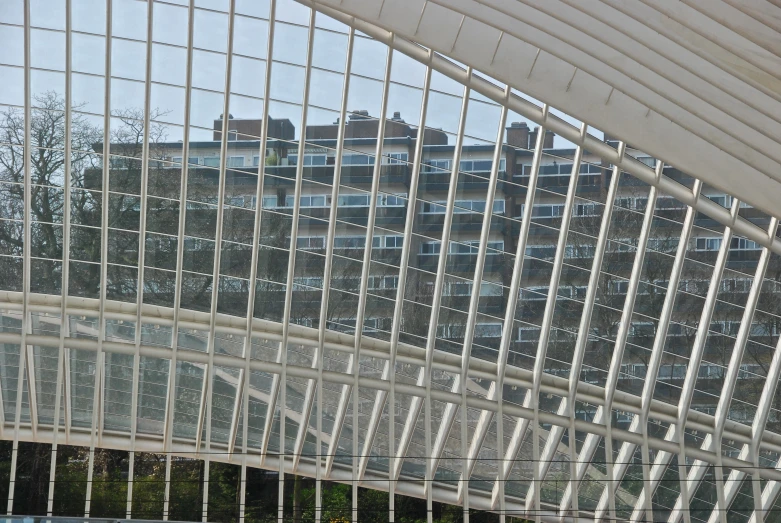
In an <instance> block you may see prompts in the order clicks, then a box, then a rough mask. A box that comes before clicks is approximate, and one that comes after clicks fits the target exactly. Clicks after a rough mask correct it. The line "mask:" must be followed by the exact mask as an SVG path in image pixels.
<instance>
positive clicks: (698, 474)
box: [668, 218, 778, 523]
mask: <svg viewBox="0 0 781 523" xmlns="http://www.w3.org/2000/svg"><path fill="white" fill-rule="evenodd" d="M777 227H778V218H771V219H770V227H769V229H768V231H769V233H768V234H769V235H770V236H771V237H774V236H775V231H776V228H777ZM769 256H770V251H769V249H768V248H767V247H762V254H761V255H760V258H759V262H758V263H757V269H756V273H755V275H754V281H753V282H752V284H751V290H750V291H749V295H748V300H747V302H746V306H745V307H744V310H743V316H742V318H741V323H740V328H739V330H738V334H737V336H736V338H735V344H734V346H733V349H732V355H731V356H730V361H729V365H728V367H727V375H726V376H725V378H724V384H723V386H722V390H721V393H720V395H719V402H718V404H717V406H716V414H715V416H714V418H715V426H714V430H713V433H712V434H709V435H708V436H707V437H706V438H705V441H703V443H702V446H701V448H702V449H703V450H706V451H708V452H714V453H715V454H716V463H715V464H714V467H715V475H716V494H717V505H716V507H717V508H718V509H719V512H720V513H723V514H724V516H723V517H726V510H727V508H728V507H727V506H726V500H725V497H724V478H723V474H722V470H723V469H722V458H723V455H722V451H721V445H722V437H723V434H724V425H725V423H726V421H727V416H728V414H729V406H730V403H731V401H732V394H733V392H734V389H735V384H736V380H737V376H738V371H739V370H740V362H741V360H742V359H743V352H744V350H745V347H746V342H747V341H748V337H749V334H750V331H751V320H752V319H753V317H754V310H755V308H756V305H757V300H758V299H759V293H760V291H761V289H762V280H763V279H764V276H765V271H766V270H767V265H768V258H769ZM709 466H710V463H706V462H703V461H700V460H695V462H694V464H693V465H692V467H691V468H690V469H689V473H688V476H687V478H686V483H687V485H686V489H687V490H688V493H689V498H691V496H692V493H693V492H695V491H696V489H697V487H698V486H699V484H700V483H701V482H702V480H703V479H704V477H705V473H706V471H707V468H708V467H709ZM688 504H689V500H687V499H684V498H682V497H681V496H678V499H677V500H676V502H675V506H674V507H673V512H672V513H671V514H670V518H669V520H668V521H670V522H671V523H675V522H677V521H678V520H679V519H680V518H681V516H682V514H681V512H683V513H685V512H686V510H687V505H688Z"/></svg>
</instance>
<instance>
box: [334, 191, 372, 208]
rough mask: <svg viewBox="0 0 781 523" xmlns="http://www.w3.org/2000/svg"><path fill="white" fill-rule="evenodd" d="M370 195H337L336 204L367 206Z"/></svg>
mask: <svg viewBox="0 0 781 523" xmlns="http://www.w3.org/2000/svg"><path fill="white" fill-rule="evenodd" d="M370 198H371V195H369V194H344V195H339V196H338V197H337V200H336V205H338V206H339V207H368V206H369V201H370Z"/></svg>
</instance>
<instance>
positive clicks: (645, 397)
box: [597, 160, 702, 521]
mask: <svg viewBox="0 0 781 523" xmlns="http://www.w3.org/2000/svg"><path fill="white" fill-rule="evenodd" d="M663 166H664V162H662V161H661V160H659V161H657V164H656V169H657V172H659V175H660V176H661V171H662V169H663ZM701 186H702V183H701V182H700V181H699V180H697V181H695V183H694V188H693V189H692V194H694V195H697V196H698V195H699V192H700V189H701ZM651 190H652V191H653V192H654V193H655V192H656V191H655V189H653V188H652V189H651ZM649 201H650V197H649ZM655 203H656V202H655V201H654V204H655ZM695 216H696V212H695V211H694V209H693V208H691V207H689V208H687V211H686V217H685V218H684V222H683V229H682V231H681V237H680V240H679V241H678V248H677V250H676V255H675V259H674V261H673V266H672V270H671V273H670V276H669V279H668V284H667V289H666V294H665V299H664V303H663V305H662V310H661V314H660V316H659V323H658V326H657V329H656V334H655V336H654V343H653V347H652V349H651V357H650V360H649V362H648V371H647V373H646V376H645V382H644V384H643V392H642V396H641V412H640V414H639V415H635V416H634V417H633V419H632V423H631V427H632V429H633V430H634V431H635V432H639V433H641V434H643V440H644V441H643V445H642V446H641V447H642V451H641V452H642V459H641V463H642V468H643V492H642V494H641V497H642V498H643V500H644V506H643V509H644V510H645V513H646V514H645V518H646V519H648V520H651V521H653V509H652V503H651V498H652V495H649V492H648V490H650V487H651V485H650V481H651V471H650V463H649V461H650V456H649V450H648V446H647V444H646V442H647V441H648V430H647V426H648V413H649V412H650V407H651V401H652V400H653V393H654V389H655V387H656V380H657V375H658V373H659V368H660V366H661V362H662V357H663V356H664V345H665V342H666V340H667V332H668V330H669V326H670V319H671V317H672V312H673V307H674V305H675V298H676V296H677V293H678V283H679V282H680V279H681V272H682V270H683V265H684V262H685V259H686V250H687V248H688V245H689V238H690V236H691V230H692V226H693V225H694V218H695ZM638 248H642V249H643V250H645V249H646V248H647V243H646V244H638ZM630 290H631V289H630ZM635 294H636V289H635ZM622 319H623V318H622ZM625 342H626V340H624V343H625ZM619 364H620V362H619ZM619 368H620V367H619ZM608 379H610V378H608ZM611 384H613V382H609V383H608V388H609V387H610V385H611ZM636 449H637V445H635V444H633V443H627V442H624V443H622V444H621V448H620V450H619V452H618V456H619V459H618V460H617V461H618V467H619V468H618V471H617V474H616V478H615V480H614V481H612V482H611V485H612V486H613V489H614V491H615V490H616V489H618V485H619V484H620V482H621V479H622V478H623V477H624V475H625V474H626V471H627V470H628V469H629V464H630V462H631V461H632V459H633V456H634V454H635V451H636ZM603 499H604V496H603ZM600 502H602V499H601V500H600ZM602 510H604V507H603V506H601V505H598V506H597V512H598V513H601V511H602Z"/></svg>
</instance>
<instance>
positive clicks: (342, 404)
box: [302, 31, 393, 501]
mask: <svg viewBox="0 0 781 523" xmlns="http://www.w3.org/2000/svg"><path fill="white" fill-rule="evenodd" d="M351 34H352V31H351ZM348 45H349V46H350V49H349V51H350V52H352V45H353V41H352V39H351V40H350V41H349V42H348ZM392 52H393V51H392V50H391V48H388V55H389V56H390V53H392ZM349 60H350V62H351V63H350V66H352V57H350V58H349ZM389 67H390V66H389V65H388V62H387V61H386V73H388V74H390V73H389V71H390V70H389ZM386 77H387V74H386ZM344 85H345V89H347V88H348V87H349V74H348V75H347V76H346V77H345V84H344ZM386 85H387V84H385V83H384V84H383V102H382V103H383V104H385V105H387V102H386V98H387V90H386V87H385V86H386ZM342 94H343V99H342V102H343V103H342V113H341V114H340V117H339V118H340V119H339V126H340V127H339V132H340V135H339V137H340V138H339V139H340V142H338V143H337V151H336V159H335V162H338V164H336V165H335V166H334V169H336V168H337V167H338V169H339V171H340V172H339V175H338V176H339V180H337V178H336V174H335V177H334V184H333V188H332V190H331V214H330V219H329V229H328V235H329V237H328V242H329V243H328V246H327V247H326V248H327V249H330V250H327V251H326V268H327V269H328V273H327V274H324V276H323V283H324V284H325V282H326V281H328V295H329V296H330V292H331V287H330V284H331V282H330V280H331V272H332V269H333V265H332V258H333V245H332V244H333V242H334V238H333V236H334V235H335V234H336V221H337V220H336V216H337V213H336V209H337V207H338V204H337V200H338V196H339V183H337V181H339V182H340V183H341V165H342V153H343V150H344V126H345V125H346V122H345V119H346V105H345V104H346V103H347V101H348V96H347V95H348V91H343V92H342ZM383 107H384V106H383ZM384 124H385V116H384V109H383V115H382V116H381V119H380V121H379V122H378V127H377V129H378V132H379V131H380V126H383V127H384ZM381 132H382V135H383V136H384V129H383V130H382V131H381ZM377 145H378V147H377V151H379V152H381V151H382V149H381V147H380V141H379V140H378V142H377ZM379 162H380V156H379V155H377V156H376V158H375V162H374V163H375V165H374V169H373V171H372V172H373V175H374V177H373V179H374V178H376V177H377V176H378V172H379V171H377V169H378V168H379V166H380V163H379ZM374 185H375V183H374V182H372V188H374ZM370 198H371V197H370ZM374 199H375V200H376V196H375V197H374ZM376 210H377V209H376V201H375V202H374V205H372V203H371V202H370V204H369V216H368V220H367V231H368V230H369V226H368V222H369V221H370V222H371V223H372V227H371V229H372V230H373V223H374V218H373V215H372V213H375V214H376ZM366 238H367V239H366V241H367V245H366V246H365V247H364V260H363V262H364V267H362V269H366V267H365V265H366V264H367V263H369V262H370V261H371V258H369V259H368V260H369V261H367V258H366V256H365V253H366V252H367V251H368V252H369V255H370V256H371V251H370V250H369V249H371V246H370V245H369V243H370V239H369V236H368V232H367V237H366ZM364 272H365V271H364V270H362V273H361V284H360V285H359V296H358V309H357V311H356V322H355V340H354V343H353V353H352V354H351V355H350V357H349V360H348V362H347V374H350V373H355V377H354V379H353V388H354V387H355V385H356V384H357V381H358V364H357V361H358V360H357V359H356V358H355V356H356V353H357V352H358V350H359V349H358V346H359V344H360V342H361V341H360V339H361V338H360V335H361V333H362V331H361V328H362V325H363V312H362V308H363V307H365V303H366V302H365V299H364V297H362V296H361V290H362V289H363V288H364V287H363V273H364ZM366 274H367V278H368V273H366ZM367 281H368V280H367ZM327 308H328V302H327V300H326V299H325V295H324V297H323V302H322V306H321V309H320V324H319V325H318V327H319V330H318V340H321V341H319V342H318V343H319V344H321V343H323V342H324V341H325V338H324V336H325V330H326V323H327V318H328V316H327V313H328V309H327ZM359 326H361V327H359ZM321 333H322V336H321V335H320V334H321ZM320 350H321V345H318V358H319V357H320V356H319V351H320ZM350 390H351V386H350V385H343V386H342V391H341V394H340V395H339V403H338V404H337V409H336V417H335V420H334V425H333V429H332V431H331V441H330V443H329V445H328V454H327V455H326V458H325V470H324V473H325V476H326V477H329V476H330V475H331V468H332V467H333V463H334V458H335V456H336V448H337V444H338V442H339V436H340V434H341V432H342V427H343V426H344V418H345V416H346V412H347V404H348V402H349V399H350ZM354 390H357V389H354ZM353 430H354V431H356V427H353ZM355 434H356V435H357V432H355ZM302 443H303V441H302ZM353 443H354V444H356V445H357V442H356V440H355V439H354V438H353ZM356 448H357V447H356ZM355 454H356V449H353V455H355ZM354 457H355V456H354ZM356 459H357V458H356ZM353 468H355V467H353ZM353 490H354V491H355V492H353V498H355V499H353V501H356V500H357V486H356V482H355V478H353Z"/></svg>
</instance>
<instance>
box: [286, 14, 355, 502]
mask: <svg viewBox="0 0 781 523" xmlns="http://www.w3.org/2000/svg"><path fill="white" fill-rule="evenodd" d="M354 41H355V30H354V29H350V32H349V34H348V36H347V58H346V63H345V66H344V71H345V72H344V82H343V84H342V98H341V104H340V109H339V123H338V124H337V125H338V126H339V129H338V131H337V138H336V150H335V153H334V171H333V173H334V177H333V184H332V185H331V205H330V207H329V211H328V232H327V233H326V244H325V249H326V251H325V266H324V268H323V293H322V297H321V302H320V313H319V316H318V318H319V320H318V325H317V351H316V353H315V356H314V358H312V367H313V368H315V369H317V370H318V378H317V380H309V381H308V382H307V386H306V393H305V395H304V407H303V411H302V419H305V420H308V419H309V417H310V414H311V412H312V404H313V402H314V399H315V396H316V395H317V412H318V413H319V412H321V411H322V407H323V406H322V404H321V399H322V386H321V385H322V383H321V382H322V369H323V364H324V359H323V358H324V351H325V331H326V325H327V323H328V299H329V296H330V294H331V274H332V273H333V257H334V245H333V244H334V236H335V235H336V222H337V210H338V207H339V206H338V202H339V186H340V184H341V179H342V154H343V152H344V131H345V125H346V121H345V120H346V119H347V100H348V96H349V92H350V71H351V70H352V58H353V56H352V55H353V43H354ZM356 325H357V323H356ZM318 423H322V416H321V415H319V414H318ZM308 428H309V424H308V423H302V424H301V425H300V426H299V427H298V434H297V435H296V442H295V447H294V452H293V466H292V470H293V471H294V472H295V471H296V469H297V468H298V463H299V461H300V460H301V452H302V450H303V448H304V442H305V440H306V433H307V429H308ZM320 432H321V429H320V428H318V429H317V438H318V444H317V445H318V451H317V453H318V456H321V451H320V450H319V449H320V445H321V444H322V435H321V434H320ZM329 454H330V452H329ZM316 489H318V492H319V486H317V487H316ZM316 497H317V498H318V499H320V498H319V497H318V496H316ZM315 510H316V511H319V506H317V505H316V508H315Z"/></svg>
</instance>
